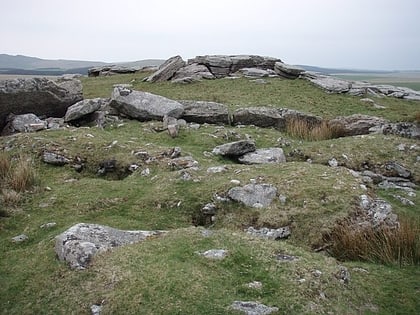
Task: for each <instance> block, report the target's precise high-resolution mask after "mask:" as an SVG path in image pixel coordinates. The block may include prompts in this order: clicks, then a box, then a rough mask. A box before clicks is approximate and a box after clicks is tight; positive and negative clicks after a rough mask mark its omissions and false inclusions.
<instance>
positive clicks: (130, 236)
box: [55, 223, 165, 269]
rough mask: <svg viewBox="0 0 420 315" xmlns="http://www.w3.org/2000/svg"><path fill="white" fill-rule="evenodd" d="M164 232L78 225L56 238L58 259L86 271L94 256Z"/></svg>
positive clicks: (71, 266) (86, 224)
mask: <svg viewBox="0 0 420 315" xmlns="http://www.w3.org/2000/svg"><path fill="white" fill-rule="evenodd" d="M163 233H165V232H163V231H124V230H118V229H114V228H111V227H108V226H104V225H98V224H89V223H78V224H76V225H74V226H72V227H71V228H69V229H68V230H67V231H65V232H63V233H62V234H60V235H58V236H57V237H56V238H55V252H56V254H57V256H58V259H59V260H61V261H64V262H66V263H68V265H69V266H70V268H72V269H85V268H86V267H87V266H88V265H89V263H90V262H91V260H92V258H93V256H95V255H96V254H98V253H100V252H104V251H106V250H108V249H111V248H113V247H118V246H123V245H128V244H132V243H137V242H141V241H144V240H145V239H146V238H148V237H151V236H155V235H161V234H163Z"/></svg>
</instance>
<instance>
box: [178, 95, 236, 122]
mask: <svg viewBox="0 0 420 315" xmlns="http://www.w3.org/2000/svg"><path fill="white" fill-rule="evenodd" d="M179 102H180V103H181V104H182V105H183V106H184V114H183V116H182V118H183V119H185V120H186V121H187V122H195V123H199V124H203V123H208V124H226V125H228V124H229V123H230V119H229V109H228V107H227V106H226V105H223V104H220V103H215V102H207V101H188V100H182V101H179Z"/></svg>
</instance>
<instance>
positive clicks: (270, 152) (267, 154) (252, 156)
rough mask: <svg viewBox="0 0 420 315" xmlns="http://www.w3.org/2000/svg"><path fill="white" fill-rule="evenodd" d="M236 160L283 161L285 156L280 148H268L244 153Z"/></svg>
mask: <svg viewBox="0 0 420 315" xmlns="http://www.w3.org/2000/svg"><path fill="white" fill-rule="evenodd" d="M238 160H239V162H241V163H243V164H268V163H285V162H286V156H285V155H284V152H283V150H282V149H280V148H268V149H257V150H256V151H254V152H249V153H246V154H244V155H243V156H241V157H240V158H239V159H238Z"/></svg>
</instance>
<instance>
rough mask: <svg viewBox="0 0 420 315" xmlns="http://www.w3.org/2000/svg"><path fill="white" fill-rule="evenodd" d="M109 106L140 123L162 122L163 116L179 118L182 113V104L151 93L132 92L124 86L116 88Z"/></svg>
mask: <svg viewBox="0 0 420 315" xmlns="http://www.w3.org/2000/svg"><path fill="white" fill-rule="evenodd" d="M110 106H111V107H112V108H115V109H116V110H118V112H120V113H122V114H124V115H126V116H128V117H130V118H134V119H137V120H140V121H147V120H162V119H163V117H165V116H170V117H174V118H180V117H181V116H182V114H183V113H184V107H183V106H182V104H180V103H178V102H176V101H174V100H170V99H168V98H166V97H163V96H160V95H155V94H152V93H147V92H141V91H134V90H131V89H129V88H127V87H125V86H116V87H115V88H114V91H113V92H112V98H111V103H110Z"/></svg>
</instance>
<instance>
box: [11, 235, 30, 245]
mask: <svg viewBox="0 0 420 315" xmlns="http://www.w3.org/2000/svg"><path fill="white" fill-rule="evenodd" d="M28 239H29V237H28V236H27V235H25V234H20V235H18V236H15V237H12V242H14V243H22V242H24V241H26V240H28Z"/></svg>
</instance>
